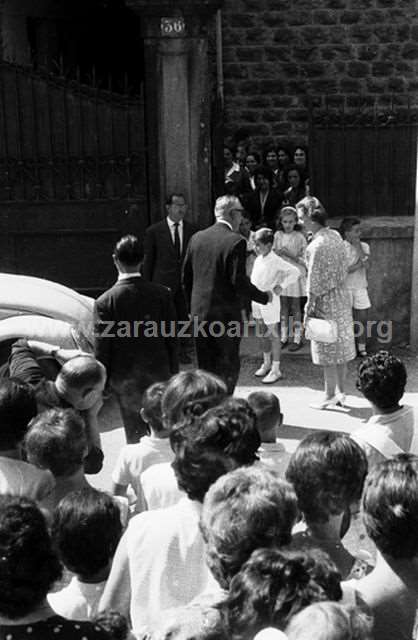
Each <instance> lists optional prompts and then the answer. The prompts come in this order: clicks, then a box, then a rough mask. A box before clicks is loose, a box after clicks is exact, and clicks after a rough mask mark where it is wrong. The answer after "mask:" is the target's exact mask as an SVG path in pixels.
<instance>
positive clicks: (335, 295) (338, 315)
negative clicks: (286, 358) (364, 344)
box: [306, 227, 356, 365]
mask: <svg viewBox="0 0 418 640" xmlns="http://www.w3.org/2000/svg"><path fill="white" fill-rule="evenodd" d="M306 258H307V265H308V280H307V292H308V296H309V295H312V296H315V297H316V301H315V310H314V313H313V314H312V315H314V316H315V317H318V318H326V319H327V320H335V321H336V323H337V329H338V339H337V342H334V343H332V344H327V343H323V342H316V341H315V340H312V342H311V353H312V362H313V363H314V364H319V365H335V364H344V363H345V362H348V361H349V360H354V358H355V357H356V347H355V342H354V331H353V316H352V311H351V306H350V300H349V297H348V292H347V289H346V286H345V280H346V277H347V258H346V252H345V249H344V243H343V240H342V238H341V236H340V234H339V233H338V231H335V230H334V229H329V228H328V227H324V228H322V229H320V230H319V231H318V232H317V233H315V235H314V238H313V240H312V242H311V243H310V244H309V245H308V246H307V249H306Z"/></svg>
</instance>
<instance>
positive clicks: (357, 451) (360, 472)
mask: <svg viewBox="0 0 418 640" xmlns="http://www.w3.org/2000/svg"><path fill="white" fill-rule="evenodd" d="M366 474H367V459H366V456H365V454H364V452H363V450H362V449H361V447H360V446H359V445H358V444H357V443H356V442H354V440H352V439H351V438H350V436H349V435H347V434H344V433H336V432H330V431H318V432H316V433H312V434H310V435H308V436H306V437H305V438H304V439H303V440H302V442H301V443H300V444H299V446H298V448H297V449H296V451H295V452H294V454H293V455H292V457H291V458H290V462H289V466H288V468H287V471H286V478H287V480H289V482H291V483H292V484H293V486H294V488H295V491H296V495H297V497H298V503H299V508H300V509H301V511H302V512H303V513H304V515H305V518H306V520H307V522H308V523H311V522H327V520H328V518H329V517H330V516H331V515H338V514H340V513H343V512H345V511H346V510H347V509H348V508H349V507H350V505H351V504H352V503H353V502H355V501H356V500H359V499H360V497H361V491H362V488H363V483H364V478H365V477H366Z"/></svg>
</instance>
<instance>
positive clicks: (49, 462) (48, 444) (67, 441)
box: [25, 409, 88, 477]
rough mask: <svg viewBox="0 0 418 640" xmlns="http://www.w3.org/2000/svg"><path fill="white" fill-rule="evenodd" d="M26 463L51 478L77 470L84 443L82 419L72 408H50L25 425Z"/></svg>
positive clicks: (84, 447)
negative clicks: (49, 475) (41, 470)
mask: <svg viewBox="0 0 418 640" xmlns="http://www.w3.org/2000/svg"><path fill="white" fill-rule="evenodd" d="M25 448H26V452H27V456H28V460H29V461H30V462H32V463H33V464H34V465H36V466H37V467H40V468H41V469H49V470H50V471H51V472H52V473H53V475H54V476H55V477H68V476H71V475H73V474H74V473H75V472H76V471H78V470H79V469H80V468H81V467H82V466H83V462H84V458H85V456H86V454H87V449H88V443H87V435H86V428H85V424H84V420H83V418H82V417H81V416H80V415H79V414H78V413H76V412H75V411H74V410H73V409H50V410H49V411H44V412H43V413H40V414H39V415H38V416H36V418H34V419H33V420H32V421H31V423H30V424H29V430H28V433H27V434H26V438H25Z"/></svg>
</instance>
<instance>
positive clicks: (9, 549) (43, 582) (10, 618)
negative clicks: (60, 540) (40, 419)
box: [0, 495, 111, 640]
mask: <svg viewBox="0 0 418 640" xmlns="http://www.w3.org/2000/svg"><path fill="white" fill-rule="evenodd" d="M60 577H61V565H60V563H59V560H58V557H57V555H56V552H55V551H54V549H53V548H52V543H51V539H50V536H49V533H48V530H47V526H46V522H45V519H44V516H43V515H42V513H41V511H40V510H39V509H38V507H37V506H36V505H35V503H34V502H32V501H31V500H28V499H26V498H18V497H12V496H7V495H4V496H0V637H1V638H2V639H6V640H28V638H31V640H52V639H54V640H70V639H71V640H109V638H111V636H109V635H108V634H107V633H106V632H105V631H103V630H102V629H101V628H100V627H98V626H97V625H94V624H93V623H91V622H75V621H71V620H66V619H65V618H62V617H61V616H57V615H55V612H54V611H53V610H52V609H51V608H50V606H49V604H48V602H47V599H46V596H47V593H48V591H50V588H51V586H52V585H53V583H54V582H55V581H56V580H58V579H59V578H60Z"/></svg>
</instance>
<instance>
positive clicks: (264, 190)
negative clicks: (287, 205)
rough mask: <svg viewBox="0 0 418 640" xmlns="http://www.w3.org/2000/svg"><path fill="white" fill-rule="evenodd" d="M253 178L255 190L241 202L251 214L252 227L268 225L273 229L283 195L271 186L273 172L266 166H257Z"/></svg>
mask: <svg viewBox="0 0 418 640" xmlns="http://www.w3.org/2000/svg"><path fill="white" fill-rule="evenodd" d="M254 180H255V186H256V190H255V191H253V192H252V193H251V194H250V195H248V197H246V198H245V200H244V202H243V205H244V207H245V209H246V210H247V211H248V212H249V214H250V216H251V221H252V228H253V229H257V228H260V227H269V228H270V229H274V230H275V220H276V215H277V211H278V210H279V209H280V208H281V206H282V201H283V195H282V193H281V192H280V191H278V190H277V189H274V188H273V173H272V172H271V170H270V169H269V168H268V167H257V169H256V170H255V172H254Z"/></svg>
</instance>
